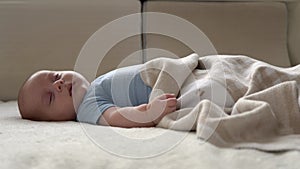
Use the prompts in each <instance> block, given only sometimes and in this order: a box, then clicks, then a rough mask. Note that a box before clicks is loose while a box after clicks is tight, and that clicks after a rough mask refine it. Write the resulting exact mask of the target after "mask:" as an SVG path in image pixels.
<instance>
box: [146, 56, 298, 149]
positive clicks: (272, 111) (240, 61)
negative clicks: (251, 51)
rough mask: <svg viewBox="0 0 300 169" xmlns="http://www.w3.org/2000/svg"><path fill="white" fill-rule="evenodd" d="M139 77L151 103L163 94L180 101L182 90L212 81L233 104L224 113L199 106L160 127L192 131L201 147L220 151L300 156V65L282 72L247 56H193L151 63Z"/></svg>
mask: <svg viewBox="0 0 300 169" xmlns="http://www.w3.org/2000/svg"><path fill="white" fill-rule="evenodd" d="M141 77H142V79H143V81H144V82H145V83H146V84H147V85H149V86H151V87H152V88H153V89H152V93H151V96H150V100H151V99H152V98H154V97H155V96H157V95H160V94H161V93H175V94H178V95H182V94H184V93H182V92H184V91H180V89H182V88H184V87H186V86H187V85H189V84H191V83H192V81H193V79H194V80H195V79H205V78H210V79H213V80H215V81H217V82H218V83H220V84H223V85H224V86H225V87H226V89H227V91H228V92H229V93H230V95H231V96H232V98H233V100H234V101H235V104H234V106H233V107H226V106H220V105H216V104H215V103H214V102H212V101H211V100H200V101H199V103H198V104H197V105H196V106H195V107H190V108H183V109H179V110H177V111H175V112H173V113H171V114H169V115H167V116H165V117H164V118H163V119H162V120H161V122H160V123H159V124H158V127H162V128H169V129H174V130H182V131H191V130H196V133H197V136H198V137H199V138H201V140H202V141H208V142H210V143H212V144H215V145H217V146H220V147H234V148H255V149H260V150H264V151H284V150H300V135H299V134H300V112H299V105H298V99H299V98H298V86H299V84H300V65H299V66H295V67H291V68H280V67H275V66H272V65H269V64H267V63H264V62H261V61H258V60H254V59H252V58H249V57H246V56H227V55H226V56H225V55H213V56H206V57H199V56H198V55H196V54H191V55H189V56H187V57H184V58H181V59H170V58H158V59H154V60H151V61H149V62H147V63H146V64H145V65H144V69H143V70H142V72H141ZM199 93H201V92H199Z"/></svg>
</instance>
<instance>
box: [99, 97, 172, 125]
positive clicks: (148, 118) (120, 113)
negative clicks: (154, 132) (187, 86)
mask: <svg viewBox="0 0 300 169" xmlns="http://www.w3.org/2000/svg"><path fill="white" fill-rule="evenodd" d="M176 105H177V100H176V97H175V95H174V94H163V95H161V96H158V97H156V98H155V99H154V100H153V101H151V102H150V103H148V104H142V105H139V106H136V107H123V108H118V107H111V108H109V109H107V110H106V111H105V112H104V113H103V115H102V116H101V118H100V119H99V121H98V124H100V125H110V126H115V127H154V126H156V125H157V124H158V123H159V121H160V120H161V119H162V118H163V117H164V116H165V115H167V114H169V113H172V112H174V111H175V110H176Z"/></svg>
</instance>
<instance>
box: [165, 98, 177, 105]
mask: <svg viewBox="0 0 300 169" xmlns="http://www.w3.org/2000/svg"><path fill="white" fill-rule="evenodd" d="M166 101H167V105H168V106H169V107H172V106H176V105H177V99H176V98H168V99H167V100H166Z"/></svg>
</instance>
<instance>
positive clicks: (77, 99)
mask: <svg viewBox="0 0 300 169" xmlns="http://www.w3.org/2000/svg"><path fill="white" fill-rule="evenodd" d="M88 87H89V83H88V82H87V81H86V82H85V81H80V82H77V83H76V82H75V83H74V84H73V86H72V99H73V105H74V109H75V112H77V109H78V107H79V105H80V104H81V102H82V100H83V97H84V96H85V94H86V92H87V89H88Z"/></svg>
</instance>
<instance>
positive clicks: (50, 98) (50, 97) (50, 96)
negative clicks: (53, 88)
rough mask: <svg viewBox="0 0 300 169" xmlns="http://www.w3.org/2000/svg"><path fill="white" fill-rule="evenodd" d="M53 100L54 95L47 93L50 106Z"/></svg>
mask: <svg viewBox="0 0 300 169" xmlns="http://www.w3.org/2000/svg"><path fill="white" fill-rule="evenodd" d="M53 100H54V94H53V92H50V93H49V104H51V103H52V102H53Z"/></svg>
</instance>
